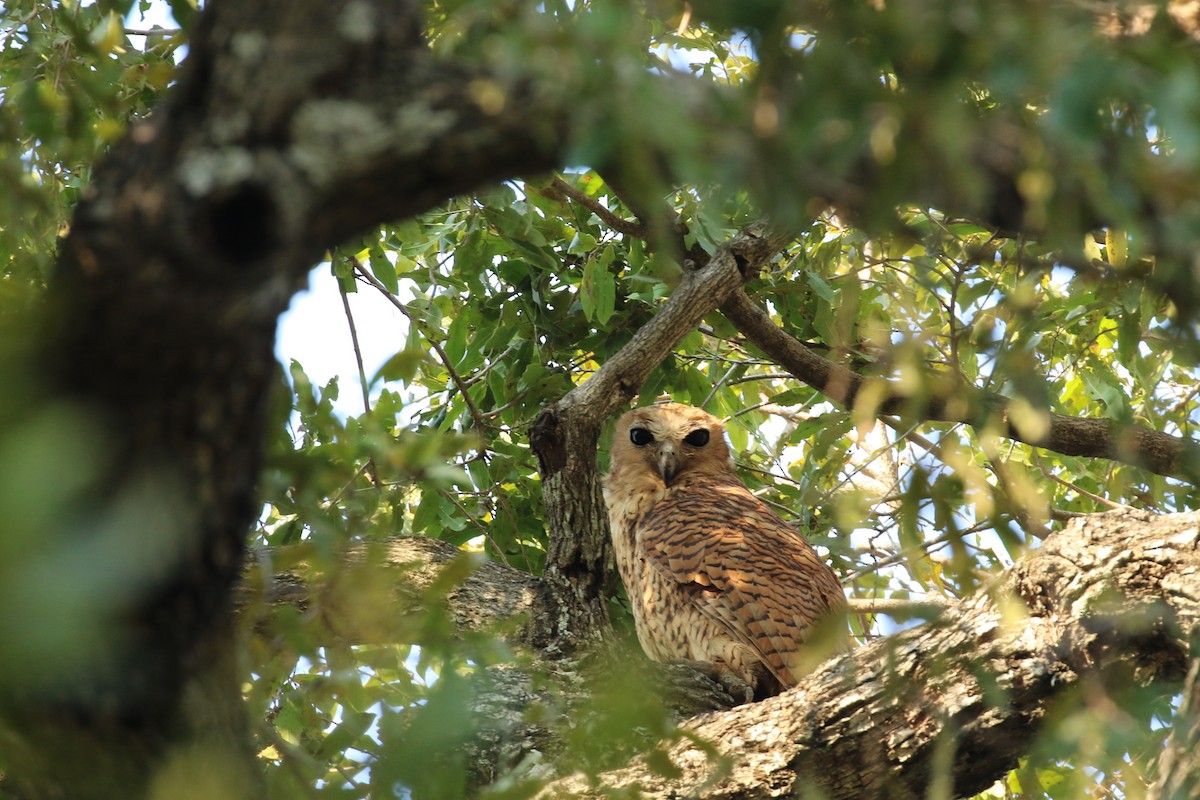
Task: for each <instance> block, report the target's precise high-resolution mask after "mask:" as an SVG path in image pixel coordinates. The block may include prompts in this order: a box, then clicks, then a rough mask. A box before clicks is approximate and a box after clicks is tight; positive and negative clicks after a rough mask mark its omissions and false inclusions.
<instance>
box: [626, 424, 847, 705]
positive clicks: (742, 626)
mask: <svg viewBox="0 0 1200 800" xmlns="http://www.w3.org/2000/svg"><path fill="white" fill-rule="evenodd" d="M604 499H605V502H606V503H607V505H608V515H609V524H610V527H611V529H612V537H613V551H614V554H615V556H616V561H617V569H618V571H619V572H620V574H621V580H622V581H623V582H624V584H625V588H626V590H627V592H628V594H629V599H630V603H631V605H632V607H633V616H634V622H635V625H636V627H637V634H638V640H639V641H640V642H641V644H642V648H643V649H644V650H645V651H646V653H647V655H649V656H650V657H651V658H653V659H655V660H658V661H666V660H674V659H686V660H693V661H701V662H705V663H708V664H711V665H713V667H714V668H715V669H716V670H717V671H718V672H719V673H730V674H732V675H733V676H735V677H736V678H737V679H738V680H739V681H741V682H742V683H743V684H745V685H746V686H748V687H749V688H750V689H751V690H753V691H754V693H755V694H756V695H757V696H763V695H766V694H771V693H774V692H777V691H779V690H780V689H783V688H787V687H788V686H791V685H793V684H794V683H795V682H796V679H797V678H798V677H799V672H800V671H801V670H803V669H804V666H805V664H806V662H805V658H804V656H805V654H804V652H803V645H804V644H805V641H806V639H807V637H808V635H809V634H810V632H811V631H812V629H813V626H814V625H815V624H816V623H817V622H818V621H820V620H822V618H825V617H833V616H835V615H840V614H841V613H843V609H844V606H845V596H844V594H843V592H842V588H841V585H840V583H839V581H838V579H837V576H836V575H835V574H834V573H833V570H831V569H830V568H829V566H828V565H827V564H825V562H824V561H822V560H821V558H820V556H818V554H817V553H816V551H815V550H814V549H813V548H812V546H811V545H809V544H808V543H807V542H806V541H804V539H803V538H802V537H801V536H800V535H799V534H798V533H797V532H796V531H795V530H794V529H793V528H792V527H791V526H789V525H788V524H787V523H785V522H784V521H783V520H782V519H780V518H779V517H778V516H777V515H776V514H775V513H774V512H773V511H771V509H770V508H769V507H768V506H767V505H766V504H765V503H763V502H762V501H761V500H759V499H758V498H757V497H755V496H754V495H753V494H752V493H751V492H750V490H749V489H747V488H746V486H745V485H744V484H743V483H742V482H741V481H740V480H739V479H738V477H737V475H736V474H735V473H734V471H733V465H732V461H731V459H730V455H729V449H728V446H727V445H726V443H725V431H724V428H723V427H722V425H721V423H720V421H719V420H717V419H716V418H715V417H713V416H712V415H710V414H708V413H706V412H704V411H702V410H700V409H698V408H693V407H691V406H686V405H682V404H679V403H665V404H659V405H654V406H646V407H643V408H638V409H634V410H633V411H630V412H628V413H627V414H625V415H624V416H623V417H622V418H621V419H620V421H619V422H618V423H617V429H616V433H615V435H614V439H613V448H612V462H611V467H610V470H609V473H608V475H607V476H606V477H605V480H604Z"/></svg>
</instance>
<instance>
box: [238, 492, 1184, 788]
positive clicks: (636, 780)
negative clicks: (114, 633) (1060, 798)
mask: <svg viewBox="0 0 1200 800" xmlns="http://www.w3.org/2000/svg"><path fill="white" fill-rule="evenodd" d="M452 550H453V548H448V546H446V545H444V544H442V543H438V542H433V541H431V540H425V539H400V540H395V542H393V543H391V544H389V545H387V547H386V552H387V554H388V556H389V558H391V559H392V560H393V561H395V562H402V563H405V564H407V565H408V566H407V567H406V569H407V570H409V571H407V572H406V573H405V574H409V575H418V574H419V575H422V576H424V577H422V578H420V579H419V580H421V581H422V582H425V581H432V580H434V579H435V576H436V574H437V573H438V571H439V570H440V569H441V568H442V565H444V564H446V563H447V562H448V561H450V560H452V559H453V558H455V554H454V553H453V552H452ZM360 558H361V555H360V554H357V553H356V554H354V555H352V556H351V562H352V563H358V562H359V560H360ZM264 563H266V562H264V561H263V560H262V559H259V560H256V561H253V562H251V563H250V569H251V571H252V572H254V571H257V570H260V569H261V567H262V564H264ZM289 595H290V598H291V599H292V600H294V599H295V596H296V595H295V591H294V590H293V591H292V592H290V593H289ZM324 596H327V595H326V594H325V593H324V592H318V593H312V594H309V595H308V597H309V598H310V601H309V602H310V603H313V604H319V603H321V602H323V601H322V600H321V599H320V598H321V597H324ZM531 596H532V579H530V578H529V577H528V576H526V575H523V574H522V573H519V572H516V571H514V570H510V569H508V568H506V567H503V566H500V565H496V564H489V565H487V566H486V567H484V568H482V569H480V570H477V571H476V572H474V573H472V574H471V576H470V578H468V579H467V581H465V582H464V583H463V584H462V585H461V589H460V590H459V591H458V592H455V593H451V594H450V595H449V596H448V597H447V608H448V609H449V611H450V615H451V617H452V618H454V619H456V620H458V621H459V622H460V624H462V625H463V626H464V627H465V628H467V629H471V630H475V629H477V626H478V625H479V624H480V623H483V624H485V625H487V626H489V627H491V626H495V625H497V624H500V623H501V622H502V620H501V616H502V615H501V614H497V615H493V614H491V612H490V611H488V613H487V616H486V618H480V617H479V616H477V612H478V608H477V607H476V606H475V605H474V604H475V602H476V598H479V597H487V598H489V603H490V605H492V606H493V607H495V608H505V609H509V610H510V611H512V612H513V613H517V614H523V613H525V610H526V609H528V608H529V607H530V598H531ZM393 597H394V599H395V601H394V602H395V604H394V605H391V606H385V607H383V608H382V609H381V608H380V607H378V606H373V610H374V612H375V615H376V616H380V615H382V616H394V617H396V618H403V617H404V616H405V615H406V614H409V613H411V612H412V611H413V610H414V608H415V606H414V597H413V596H412V595H411V594H408V593H402V592H401V593H396V594H395V595H393ZM360 601H361V598H360ZM347 612H348V616H349V617H351V618H354V617H356V616H359V614H358V613H357V612H356V611H355V610H354V609H347V608H346V607H345V606H344V605H343V606H341V608H340V614H339V615H341V614H346V613H347ZM380 612H383V613H382V614H380ZM1197 623H1200V513H1190V514H1179V515H1171V516H1151V515H1147V514H1142V513H1136V512H1135V513H1126V512H1114V513H1110V514H1104V515H1093V516H1088V517H1081V518H1078V519H1076V520H1073V521H1072V522H1071V523H1070V524H1069V525H1068V526H1067V527H1066V528H1065V529H1064V530H1062V531H1059V532H1056V533H1054V534H1053V535H1051V536H1050V537H1049V538H1048V539H1047V540H1046V541H1045V542H1044V544H1043V545H1042V546H1041V547H1040V548H1039V549H1038V550H1036V551H1033V552H1032V553H1030V554H1029V555H1028V556H1027V557H1026V558H1025V559H1024V560H1023V561H1021V562H1020V563H1018V564H1017V565H1016V566H1015V567H1014V568H1013V569H1012V570H1011V572H1010V573H1009V574H1007V575H1005V576H1003V578H1002V579H1001V580H1000V581H998V582H997V583H995V584H994V585H993V586H991V587H990V588H989V589H988V590H987V591H985V592H981V594H980V595H979V596H977V597H975V598H973V599H970V600H967V601H964V602H963V603H960V604H958V605H957V606H953V607H950V608H948V609H946V610H945V611H944V612H943V613H942V614H941V615H940V616H939V617H937V618H936V619H935V620H933V621H931V622H929V623H926V624H924V625H922V626H920V627H917V628H914V629H910V630H907V631H904V632H902V633H899V634H896V635H894V636H891V637H888V638H884V639H879V640H876V641H873V642H871V643H869V644H866V645H863V646H860V647H859V648H857V649H856V650H854V651H853V652H851V653H848V654H846V655H845V656H842V657H839V658H836V659H833V660H831V661H828V662H826V663H825V664H824V665H822V667H821V668H819V669H818V670H817V671H816V672H814V673H813V674H812V675H809V676H808V677H807V678H806V679H804V680H803V681H802V682H801V683H800V685H799V686H798V687H796V688H795V689H793V690H791V691H789V692H787V693H785V694H783V695H781V696H779V697H775V698H771V699H769V700H766V701H763V702H761V703H754V704H749V705H744V706H740V707H737V708H734V709H732V710H729V711H721V712H717V713H710V714H703V715H701V716H698V717H695V718H694V719H692V720H690V721H689V722H687V723H685V724H684V725H683V727H682V730H683V731H684V732H686V734H687V736H689V737H691V736H695V737H697V739H698V740H699V741H701V742H703V743H705V745H703V746H697V745H696V743H695V742H693V741H690V740H683V741H680V742H678V743H676V744H675V745H674V746H673V748H672V750H671V760H672V763H674V764H675V766H676V767H678V768H679V770H680V771H681V773H680V775H679V776H678V777H675V778H666V777H664V776H663V775H662V765H661V763H657V764H655V765H654V766H653V767H652V766H651V765H649V764H647V763H645V762H635V763H633V764H632V765H631V766H630V767H629V768H627V769H622V770H618V771H615V772H611V773H607V774H602V775H599V776H587V777H585V776H582V775H581V776H577V777H567V778H564V779H561V780H560V781H558V782H557V783H554V784H551V785H550V787H548V788H547V790H546V793H545V796H560V795H564V794H568V795H576V796H589V797H590V796H596V797H599V796H604V791H605V790H611V789H613V788H617V787H624V788H631V787H633V786H635V785H636V786H637V787H639V790H640V791H641V792H643V794H645V795H647V796H651V797H673V796H697V797H706V798H743V797H744V798H755V797H774V796H778V795H780V794H789V793H798V794H802V793H803V792H805V791H813V790H820V791H821V792H823V793H824V795H823V796H825V797H828V798H832V799H834V800H836V799H837V798H847V799H850V798H875V797H878V798H907V797H924V796H927V791H928V790H929V787H930V785H931V784H932V783H933V782H940V785H941V786H943V787H946V786H948V787H952V789H953V791H952V795H953V796H956V797H958V796H967V795H970V794H972V793H974V792H978V791H980V790H982V789H983V788H986V787H987V786H989V785H990V784H991V783H993V782H994V781H996V780H997V779H999V778H1001V777H1003V775H1004V774H1005V772H1006V771H1007V770H1009V769H1011V768H1012V767H1013V766H1014V765H1015V764H1016V761H1017V759H1018V758H1019V757H1020V756H1022V755H1024V754H1026V753H1028V752H1029V751H1030V749H1031V746H1032V745H1033V743H1034V742H1035V740H1036V738H1037V736H1038V735H1039V733H1040V732H1041V730H1042V723H1043V722H1044V720H1045V715H1046V712H1047V710H1048V708H1049V707H1050V706H1051V704H1052V703H1053V702H1054V701H1055V700H1056V699H1057V698H1059V697H1061V696H1063V695H1064V694H1065V693H1068V692H1072V691H1074V690H1075V689H1076V688H1077V687H1079V686H1080V685H1081V684H1083V683H1085V682H1088V681H1098V682H1100V683H1101V684H1102V685H1104V686H1106V687H1108V688H1109V689H1114V688H1120V687H1122V686H1124V685H1129V684H1131V683H1134V682H1136V683H1139V684H1146V683H1151V682H1160V683H1161V684H1162V685H1163V691H1164V692H1167V691H1173V688H1172V687H1174V686H1176V685H1177V683H1176V682H1177V681H1180V680H1182V679H1183V677H1184V674H1185V672H1187V669H1188V659H1189V643H1190V640H1191V638H1192V636H1193V634H1194V632H1195V631H1196V630H1197ZM510 630H517V629H515V628H510ZM397 633H399V634H400V635H403V632H397V631H391V632H388V633H387V635H397ZM337 635H339V636H340V637H342V639H341V640H342V641H346V639H345V638H344V637H345V635H346V632H345V631H344V630H343V631H342V633H340V634H337ZM355 635H360V636H361V635H364V631H358V632H357V633H356V634H355ZM365 635H367V636H369V637H371V638H369V639H367V640H370V641H375V640H376V639H375V638H374V637H375V636H376V635H378V631H366V632H365ZM623 668H624V669H628V668H629V665H628V664H627V663H626V664H625V665H624V666H623ZM572 669H574V668H573V667H572ZM1193 672H1194V669H1193ZM645 674H646V675H649V676H653V677H652V678H648V679H653V680H656V681H659V682H661V684H662V686H663V687H664V691H670V690H684V691H686V692H688V693H690V694H693V695H694V697H693V699H695V698H696V697H701V696H702V695H704V692H705V691H708V690H709V689H710V688H711V687H709V686H708V685H707V684H708V683H711V681H708V682H706V681H704V680H703V679H702V678H698V677H697V676H696V675H694V674H683V673H682V672H681V671H679V670H675V672H671V671H670V670H669V669H668V668H663V669H662V670H661V671H660V672H656V671H655V670H654V667H653V666H650V667H649V669H648V671H647V672H646V673H645ZM499 678H502V679H503V680H502V681H500V682H499V683H497V685H496V686H493V687H490V688H489V690H488V691H489V692H490V694H489V695H488V697H489V701H488V703H487V704H486V705H487V707H486V708H485V709H483V711H482V713H484V714H485V715H487V716H488V718H489V720H488V724H487V729H488V730H489V732H490V734H489V735H490V736H491V737H492V739H491V742H492V744H493V745H494V746H493V747H492V748H491V749H487V748H483V749H481V751H480V754H479V759H480V760H479V764H478V766H477V772H479V773H480V774H484V775H489V776H492V777H495V776H498V775H499V774H501V773H502V772H503V769H504V767H505V765H512V764H515V763H518V762H519V761H521V759H522V758H523V757H524V756H525V755H527V754H528V748H533V747H536V748H537V749H538V750H540V751H541V752H543V753H553V752H554V751H555V748H556V747H561V741H559V740H557V739H556V736H558V735H561V731H560V732H559V733H558V734H556V733H555V731H554V726H553V724H552V723H551V724H549V725H545V724H543V725H537V726H533V727H530V726H528V725H527V724H526V723H525V721H524V719H523V718H522V715H521V710H522V709H523V708H525V707H526V706H527V705H528V703H529V702H530V698H531V697H532V694H531V691H532V690H531V689H530V681H529V678H528V675H525V676H524V677H522V673H521V672H520V671H519V670H518V671H516V672H514V671H511V670H510V671H506V672H504V673H502V674H499V675H498V680H499ZM489 680H490V679H489ZM562 685H563V687H564V688H563V691H565V692H567V693H572V692H574V693H581V692H585V691H586V690H587V685H586V683H581V682H579V681H578V680H577V679H575V680H574V681H573V682H572V681H570V680H568V681H566V682H565V683H563V684H562ZM1189 686H1194V681H1193V682H1192V683H1190V684H1189ZM1191 691H1192V690H1191V689H1189V692H1191ZM1189 696H1190V694H1189ZM704 703H705V704H707V705H708V706H709V707H712V706H713V705H718V706H719V705H720V704H721V698H719V697H717V695H716V694H715V693H711V692H710V693H709V694H708V695H705V700H704ZM694 708H695V706H693V709H694ZM1190 708H1191V704H1190V703H1185V707H1184V709H1183V710H1182V712H1181V714H1182V717H1181V719H1182V720H1183V721H1184V722H1185V723H1186V722H1187V720H1190V719H1192V716H1191V715H1192V714H1193V712H1192V711H1191V710H1190ZM1194 731H1195V728H1194V726H1191V725H1187V724H1185V725H1183V726H1181V728H1180V729H1179V730H1177V731H1176V733H1175V734H1174V737H1173V738H1174V739H1177V740H1178V742H1177V743H1176V745H1175V747H1174V748H1173V752H1174V753H1176V759H1177V760H1179V761H1182V762H1184V763H1180V764H1179V766H1178V767H1174V766H1172V762H1168V763H1167V764H1166V767H1167V769H1168V775H1169V777H1167V776H1164V779H1163V786H1162V787H1160V789H1159V790H1160V791H1161V792H1162V794H1161V795H1160V796H1161V797H1183V796H1188V795H1187V794H1186V792H1187V789H1186V786H1187V785H1188V784H1187V783H1186V781H1188V780H1190V779H1191V778H1190V777H1189V776H1190V775H1193V774H1194V771H1192V770H1190V768H1189V765H1188V763H1186V760H1187V759H1188V758H1189V757H1190V756H1189V753H1190V749H1189V748H1190V743H1191V742H1192V739H1193V737H1194ZM522 743H524V744H522ZM709 745H711V747H708V746H709ZM522 747H525V748H527V749H525V750H522V749H521V748H522ZM715 753H720V754H723V756H724V757H725V759H727V760H714V754H715ZM488 759H491V760H488ZM497 759H498V760H499V762H498V761H497ZM597 780H598V782H594V781H597Z"/></svg>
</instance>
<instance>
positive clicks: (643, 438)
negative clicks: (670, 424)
mask: <svg viewBox="0 0 1200 800" xmlns="http://www.w3.org/2000/svg"><path fill="white" fill-rule="evenodd" d="M629 441H631V442H633V443H634V444H635V445H637V446H638V447H645V446H646V445H648V444H650V443H651V442H653V441H654V434H653V433H651V432H650V431H648V430H646V429H645V428H630V429H629Z"/></svg>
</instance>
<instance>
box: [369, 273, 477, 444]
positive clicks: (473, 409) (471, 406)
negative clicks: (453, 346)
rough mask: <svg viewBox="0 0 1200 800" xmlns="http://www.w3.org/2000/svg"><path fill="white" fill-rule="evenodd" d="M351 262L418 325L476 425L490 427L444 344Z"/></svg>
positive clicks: (373, 277) (378, 283) (385, 288)
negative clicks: (439, 342) (443, 346)
mask: <svg viewBox="0 0 1200 800" xmlns="http://www.w3.org/2000/svg"><path fill="white" fill-rule="evenodd" d="M351 263H353V264H354V271H355V272H356V273H357V274H359V275H361V276H362V278H363V279H364V280H366V282H367V283H369V284H371V285H372V286H374V287H375V288H376V289H378V290H379V291H380V292H381V293H383V296H384V297H386V298H387V299H388V301H389V302H390V303H391V304H392V305H393V306H395V307H396V310H397V311H399V312H400V313H401V314H403V315H404V316H405V317H407V318H408V321H409V323H410V324H412V325H416V326H417V330H418V331H420V332H421V335H422V336H424V337H425V341H427V342H429V346H430V347H432V348H433V352H435V353H437V357H438V360H439V361H441V362H442V366H443V367H445V368H446V374H448V375H449V376H450V382H451V383H453V384H454V387H455V388H456V389H457V390H458V393H459V394H461V395H462V397H463V402H464V403H466V405H467V411H468V412H469V413H470V414H471V419H473V420H474V421H475V426H476V427H477V428H479V429H480V430H483V429H484V428H486V427H488V424H487V421H486V420H485V419H484V417H483V414H482V413H480V411H479V407H478V406H476V405H475V401H474V400H472V399H471V395H470V394H469V393H468V392H467V383H466V382H465V381H464V380H463V379H462V376H461V375H459V374H458V370H456V369H455V368H454V363H453V362H452V361H451V360H450V356H449V355H447V353H446V351H445V350H444V349H443V348H442V346H441V345H440V344H438V341H437V340H436V339H434V338H433V337H432V336H430V335H429V331H427V330H425V325H424V323H422V322H421V321H420V320H419V319H417V317H416V316H415V315H414V314H413V313H412V312H411V311H409V310H408V306H406V305H404V303H401V302H400V298H398V297H396V296H395V295H393V294H392V293H391V292H389V291H388V290H387V287H386V286H384V285H383V284H382V283H380V282H379V279H378V278H376V277H375V276H374V275H372V274H370V273H369V272H367V271H366V270H365V269H363V268H362V265H361V264H359V263H358V261H357V260H356V259H351Z"/></svg>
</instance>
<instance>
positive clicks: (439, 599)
mask: <svg viewBox="0 0 1200 800" xmlns="http://www.w3.org/2000/svg"><path fill="white" fill-rule="evenodd" d="M311 555H312V553H311V550H309V548H307V547H305V546H303V545H293V546H288V547H278V548H275V547H271V548H259V549H257V550H255V551H253V552H251V553H250V554H248V557H247V559H246V562H245V567H244V569H243V578H242V580H241V582H240V583H239V584H238V586H237V588H236V590H235V594H234V605H235V607H236V608H237V609H238V613H239V614H240V615H242V616H243V617H247V616H248V617H250V618H251V623H250V624H251V625H252V626H255V627H256V626H257V623H259V622H266V621H268V620H269V618H270V616H271V615H272V614H273V613H274V611H275V610H277V609H278V608H279V607H281V606H290V607H295V608H298V609H300V610H302V611H304V612H308V613H311V614H313V615H315V616H317V617H318V618H319V619H320V620H321V623H322V626H321V627H322V629H323V630H322V633H321V636H322V637H323V639H322V641H321V644H343V645H355V644H382V643H389V642H416V643H418V644H419V643H420V640H419V638H415V633H416V628H415V627H414V624H413V622H414V619H419V618H420V617H421V616H422V614H423V612H425V611H426V610H428V609H429V608H430V605H431V604H438V605H440V607H441V609H442V610H444V611H445V612H446V613H447V615H448V617H449V619H450V622H451V624H452V625H453V626H454V629H455V630H457V631H464V632H465V631H472V632H484V631H486V632H491V633H498V634H504V635H505V637H506V638H508V639H509V640H511V641H513V642H527V641H528V640H529V635H528V626H529V622H530V619H531V616H532V612H533V610H534V605H535V600H536V598H537V593H538V591H539V581H538V579H537V578H535V577H534V576H532V575H530V574H528V573H526V572H520V571H518V570H515V569H511V568H508V567H505V566H503V565H501V564H497V563H496V562H494V561H488V560H487V559H486V558H483V557H482V556H479V555H475V554H471V553H465V552H463V551H462V550H459V549H458V548H457V547H455V546H454V545H452V544H448V543H446V542H442V541H439V540H437V539H430V538H427V537H425V536H401V537H396V538H393V539H389V540H387V541H386V542H378V543H372V544H365V545H364V544H359V545H354V546H353V547H350V548H347V549H346V550H343V551H342V552H341V553H339V554H338V558H337V559H336V560H335V561H333V562H332V563H331V564H329V566H328V568H327V569H324V570H319V569H313V568H312V567H311V565H310V557H311ZM281 562H282V563H281Z"/></svg>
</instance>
